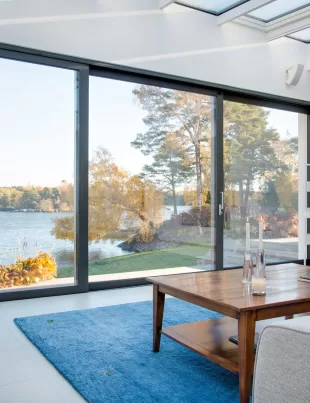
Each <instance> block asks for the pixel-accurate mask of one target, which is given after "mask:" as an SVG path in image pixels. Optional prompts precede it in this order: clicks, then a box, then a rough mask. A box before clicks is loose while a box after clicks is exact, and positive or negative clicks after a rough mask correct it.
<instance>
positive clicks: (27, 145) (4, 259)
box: [0, 59, 74, 292]
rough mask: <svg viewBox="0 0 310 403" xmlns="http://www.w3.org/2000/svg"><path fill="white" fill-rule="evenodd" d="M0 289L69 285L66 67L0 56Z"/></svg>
mask: <svg viewBox="0 0 310 403" xmlns="http://www.w3.org/2000/svg"><path fill="white" fill-rule="evenodd" d="M0 94H1V97H0V110H1V130H0V141H1V147H0V290H1V291H2V292H3V291H10V290H16V289H19V288H22V287H26V286H28V288H30V287H37V286H39V287H42V286H46V287H50V286H51V285H62V284H72V283H73V282H74V279H73V277H71V278H67V279H62V278H61V277H62V276H61V273H62V271H63V270H65V269H66V268H67V267H73V265H74V243H73V240H74V230H73V228H72V227H70V226H69V227H60V225H59V223H60V222H64V223H66V224H69V223H71V219H72V217H73V212H74V195H73V191H74V72H73V71H70V70H65V69H60V68H52V67H46V66H41V65H35V64H30V63H23V62H17V61H11V60H5V59H0Z"/></svg>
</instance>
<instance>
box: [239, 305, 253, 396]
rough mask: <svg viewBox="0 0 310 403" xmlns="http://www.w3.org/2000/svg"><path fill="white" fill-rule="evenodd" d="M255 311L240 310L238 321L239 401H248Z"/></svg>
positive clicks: (251, 371)
mask: <svg viewBox="0 0 310 403" xmlns="http://www.w3.org/2000/svg"><path fill="white" fill-rule="evenodd" d="M255 319H256V316H255V312H252V311H249V312H241V314H240V318H239V321H238V336H239V342H238V354H239V391H240V403H249V401H250V396H251V386H252V374H253V370H254V337H255Z"/></svg>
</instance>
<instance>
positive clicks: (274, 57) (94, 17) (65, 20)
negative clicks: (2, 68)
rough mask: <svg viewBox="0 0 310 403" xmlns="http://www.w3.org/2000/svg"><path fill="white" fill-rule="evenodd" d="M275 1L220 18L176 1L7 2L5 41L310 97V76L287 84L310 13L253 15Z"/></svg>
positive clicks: (3, 7)
mask: <svg viewBox="0 0 310 403" xmlns="http://www.w3.org/2000/svg"><path fill="white" fill-rule="evenodd" d="M204 1H209V0H204ZM225 1H226V0H225ZM275 1H277V0H275ZM291 1H293V0H291ZM270 2H271V0H268V1H267V0H250V1H248V2H246V3H244V4H242V5H240V6H238V7H235V8H233V9H232V10H230V11H227V12H225V13H223V14H221V15H219V16H215V15H211V14H208V13H205V12H201V11H197V10H192V9H190V8H188V7H184V6H181V5H176V4H172V3H174V2H173V1H171V0H5V1H3V0H2V1H1V0H0V42H2V43H8V44H12V45H18V46H24V47H28V48H33V49H39V50H46V51H50V52H55V53H59V54H64V55H72V56H78V57H84V58H88V59H93V60H98V61H103V62H110V63H116V64H122V65H129V66H135V67H139V68H145V69H148V70H154V71H160V72H164V73H169V74H174V75H179V76H183V77H190V78H195V79H200V80H203V81H209V82H214V83H220V84H226V85H231V86H235V87H240V88H247V89H252V90H256V91H263V92H266V93H271V94H277V95H282V96H287V97H293V98H298V99H306V100H308V99H309V100H310V92H309V91H308V81H307V80H308V75H307V74H308V72H307V74H306V73H305V74H304V76H303V78H302V80H301V82H300V84H299V86H298V87H296V88H295V87H294V88H292V87H291V88H290V87H287V86H286V85H285V70H286V68H288V67H289V66H290V65H292V64H296V63H302V64H304V65H307V64H308V52H309V51H308V49H309V46H308V45H307V44H306V43H303V42H300V41H297V40H294V39H288V38H284V36H287V35H288V34H290V33H292V32H295V31H298V30H300V29H301V28H303V29H305V28H308V27H309V26H310V10H308V9H302V10H299V11H298V12H294V13H293V14H292V15H288V16H285V17H282V18H280V19H279V20H277V21H273V22H270V23H263V22H261V21H258V20H253V19H250V18H249V17H248V16H246V14H247V13H249V12H250V11H251V10H253V9H255V8H257V7H259V6H261V5H262V4H266V3H270ZM308 19H309V21H308ZM278 38H280V39H278Z"/></svg>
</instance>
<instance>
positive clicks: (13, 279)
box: [0, 252, 57, 288]
mask: <svg viewBox="0 0 310 403" xmlns="http://www.w3.org/2000/svg"><path fill="white" fill-rule="evenodd" d="M56 274H57V265H56V262H55V259H54V258H53V257H52V256H51V255H50V254H49V253H42V252H41V253H39V254H38V256H36V257H30V258H27V259H23V260H22V259H21V260H18V261H17V262H16V263H15V264H11V265H10V266H7V267H5V266H1V265H0V288H8V287H13V286H22V285H30V284H36V283H38V282H40V281H42V280H51V279H53V278H54V277H56Z"/></svg>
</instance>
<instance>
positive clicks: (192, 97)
mask: <svg viewBox="0 0 310 403" xmlns="http://www.w3.org/2000/svg"><path fill="white" fill-rule="evenodd" d="M213 103H214V102H213V98H212V97H210V96H207V95H200V94H194V93H188V92H182V91H175V90H170V89H165V88H159V87H152V86H147V85H136V84H131V83H126V82H122V81H116V80H109V79H103V78H98V77H91V79H90V154H89V159H90V163H89V279H90V281H100V280H115V279H124V278H132V277H145V276H147V275H157V274H158V275H159V274H171V273H182V272H190V271H197V270H206V269H213V268H214V256H213V253H212V246H211V243H212V240H211V235H212V226H213V227H214V224H213V225H212V222H211V215H212V212H211V132H212V119H213V108H214V105H213Z"/></svg>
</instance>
